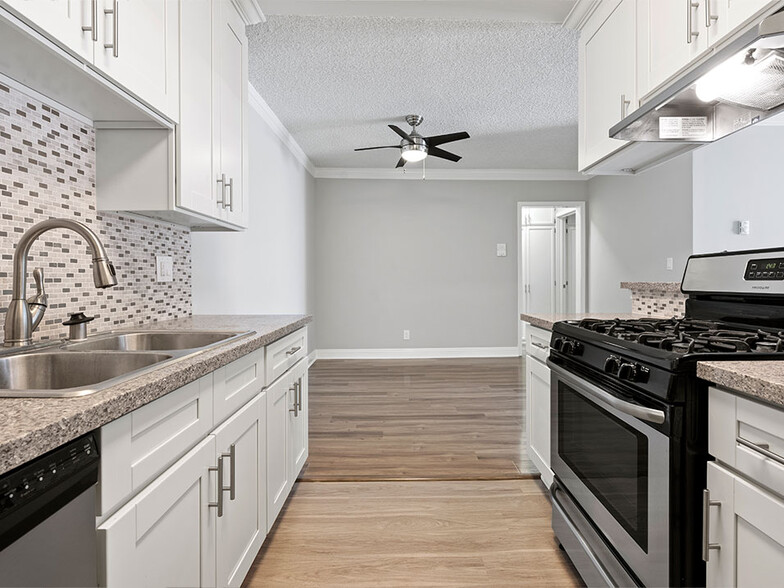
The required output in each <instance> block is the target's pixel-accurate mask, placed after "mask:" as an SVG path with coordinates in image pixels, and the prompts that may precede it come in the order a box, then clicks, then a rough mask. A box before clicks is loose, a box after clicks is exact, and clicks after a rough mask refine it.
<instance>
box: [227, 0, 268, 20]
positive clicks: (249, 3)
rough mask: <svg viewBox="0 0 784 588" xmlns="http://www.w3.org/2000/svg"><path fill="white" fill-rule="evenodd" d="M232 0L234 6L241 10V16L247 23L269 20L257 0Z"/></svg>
mask: <svg viewBox="0 0 784 588" xmlns="http://www.w3.org/2000/svg"><path fill="white" fill-rule="evenodd" d="M232 2H234V6H236V7H237V10H239V12H240V16H242V20H244V21H245V24H246V25H255V24H259V23H260V22H267V17H266V16H264V13H263V12H262V11H261V6H259V3H258V1H257V0H232Z"/></svg>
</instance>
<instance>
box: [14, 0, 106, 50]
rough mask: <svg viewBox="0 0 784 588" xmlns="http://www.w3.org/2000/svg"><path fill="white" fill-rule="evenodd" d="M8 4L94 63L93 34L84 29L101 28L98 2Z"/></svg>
mask: <svg viewBox="0 0 784 588" xmlns="http://www.w3.org/2000/svg"><path fill="white" fill-rule="evenodd" d="M5 4H7V5H8V6H10V7H11V8H13V9H14V10H15V11H16V12H18V13H19V14H21V15H22V16H23V17H24V18H25V19H26V20H28V21H30V22H31V23H32V24H33V26H35V27H36V28H38V29H40V30H41V31H42V32H44V33H46V34H47V35H49V36H50V37H52V38H53V39H54V40H56V41H59V42H60V43H62V44H63V45H64V46H65V47H67V48H68V49H70V50H72V51H74V52H75V53H76V54H77V55H79V56H80V57H82V58H83V59H85V60H86V61H88V62H90V63H92V61H93V51H94V47H95V42H94V41H93V33H92V31H91V30H90V31H85V30H83V28H82V27H89V28H91V29H92V28H93V27H96V26H98V27H100V24H101V23H102V19H101V18H100V17H101V16H102V15H103V13H99V10H98V0H5Z"/></svg>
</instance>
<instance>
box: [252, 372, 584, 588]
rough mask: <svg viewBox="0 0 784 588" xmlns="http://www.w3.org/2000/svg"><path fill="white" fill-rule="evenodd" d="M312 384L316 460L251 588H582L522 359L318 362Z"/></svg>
mask: <svg viewBox="0 0 784 588" xmlns="http://www.w3.org/2000/svg"><path fill="white" fill-rule="evenodd" d="M309 386H310V389H309V394H310V396H309V407H310V457H309V460H308V463H307V465H306V467H305V469H304V470H303V473H302V475H301V476H300V479H299V482H297V483H296V484H295V487H294V490H293V492H292V495H291V496H290V498H289V500H288V502H287V504H286V506H285V508H284V510H283V511H282V512H281V514H280V516H279V518H278V520H277V522H276V524H275V526H274V527H273V529H272V532H271V533H270V535H269V536H268V537H267V539H266V541H265V543H264V546H263V547H262V549H261V552H260V553H259V555H258V556H257V558H256V560H255V562H254V564H253V567H252V569H251V570H250V572H249V573H248V576H247V578H246V581H245V584H244V586H245V588H261V587H284V586H285V587H298V586H304V587H309V586H313V587H315V586H319V587H321V586H324V587H330V586H336V587H337V586H351V587H355V586H356V587H364V586H367V587H373V588H377V587H379V588H383V587H406V588H408V587H419V586H423V587H424V586H446V587H457V586H466V587H467V586H510V587H511V586H536V587H539V586H579V585H581V584H580V581H579V578H578V576H577V574H576V572H575V570H574V568H573V567H572V565H571V564H570V563H569V561H568V559H567V558H566V557H565V555H564V554H563V552H562V551H561V550H559V549H558V546H557V544H556V542H555V539H554V537H553V533H552V530H551V528H550V517H551V509H550V502H549V499H548V497H547V494H546V491H545V490H544V487H543V486H542V484H541V482H540V481H539V480H537V479H531V478H532V477H535V475H534V474H533V472H535V470H534V468H533V465H532V464H531V463H530V462H529V461H528V459H527V456H526V447H525V432H524V423H525V414H524V412H523V411H524V406H525V402H524V390H523V379H522V363H521V360H520V359H518V358H512V359H444V360H389V361H386V360H385V361H375V360H374V361H354V360H351V361H348V360H329V361H325V360H319V361H317V362H316V363H315V364H314V365H313V366H312V367H311V370H310V376H309Z"/></svg>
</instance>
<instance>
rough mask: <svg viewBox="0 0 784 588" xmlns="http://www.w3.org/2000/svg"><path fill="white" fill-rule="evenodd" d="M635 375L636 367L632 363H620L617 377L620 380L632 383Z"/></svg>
mask: <svg viewBox="0 0 784 588" xmlns="http://www.w3.org/2000/svg"><path fill="white" fill-rule="evenodd" d="M636 373H637V366H636V365H634V364H633V363H622V364H621V367H619V368H618V377H619V378H620V379H621V380H629V381H630V382H634V380H635V374H636Z"/></svg>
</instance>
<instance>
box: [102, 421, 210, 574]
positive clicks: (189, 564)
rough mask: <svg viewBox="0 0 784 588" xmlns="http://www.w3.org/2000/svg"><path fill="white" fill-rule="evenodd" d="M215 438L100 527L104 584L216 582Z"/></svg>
mask: <svg viewBox="0 0 784 588" xmlns="http://www.w3.org/2000/svg"><path fill="white" fill-rule="evenodd" d="M214 464H215V438H214V437H212V436H209V437H207V439H205V440H204V441H202V442H201V443H200V444H199V445H197V446H196V447H194V448H193V450H191V451H190V452H189V453H187V454H186V455H185V456H184V457H183V458H182V459H181V460H180V461H178V462H177V463H175V464H174V465H173V466H172V467H171V468H169V469H168V470H166V471H165V472H164V473H163V474H161V475H160V476H159V477H158V478H157V479H156V480H155V481H154V482H153V483H152V484H150V485H149V486H148V487H147V488H146V489H144V490H143V491H142V492H141V493H139V494H138V495H137V496H136V497H135V498H134V499H132V500H131V501H130V502H129V503H128V504H126V505H125V506H124V507H123V508H121V509H120V510H119V511H118V512H117V513H116V514H114V515H113V516H112V517H111V518H110V519H109V520H108V521H106V522H105V523H104V524H103V525H101V526H100V527H99V528H98V545H99V550H100V557H101V566H100V568H101V569H100V571H99V575H100V581H99V583H100V585H101V586H110V587H112V588H117V587H122V586H128V587H129V588H137V587H138V586H145V587H149V588H153V587H158V586H160V587H164V586H214V585H215V520H216V517H215V514H216V513H215V509H214V508H211V507H210V506H209V503H210V502H212V501H214V500H215V498H216V492H215V490H216V483H217V478H216V477H215V475H214V474H213V473H212V472H210V470H209V468H210V466H213V465H214Z"/></svg>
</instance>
